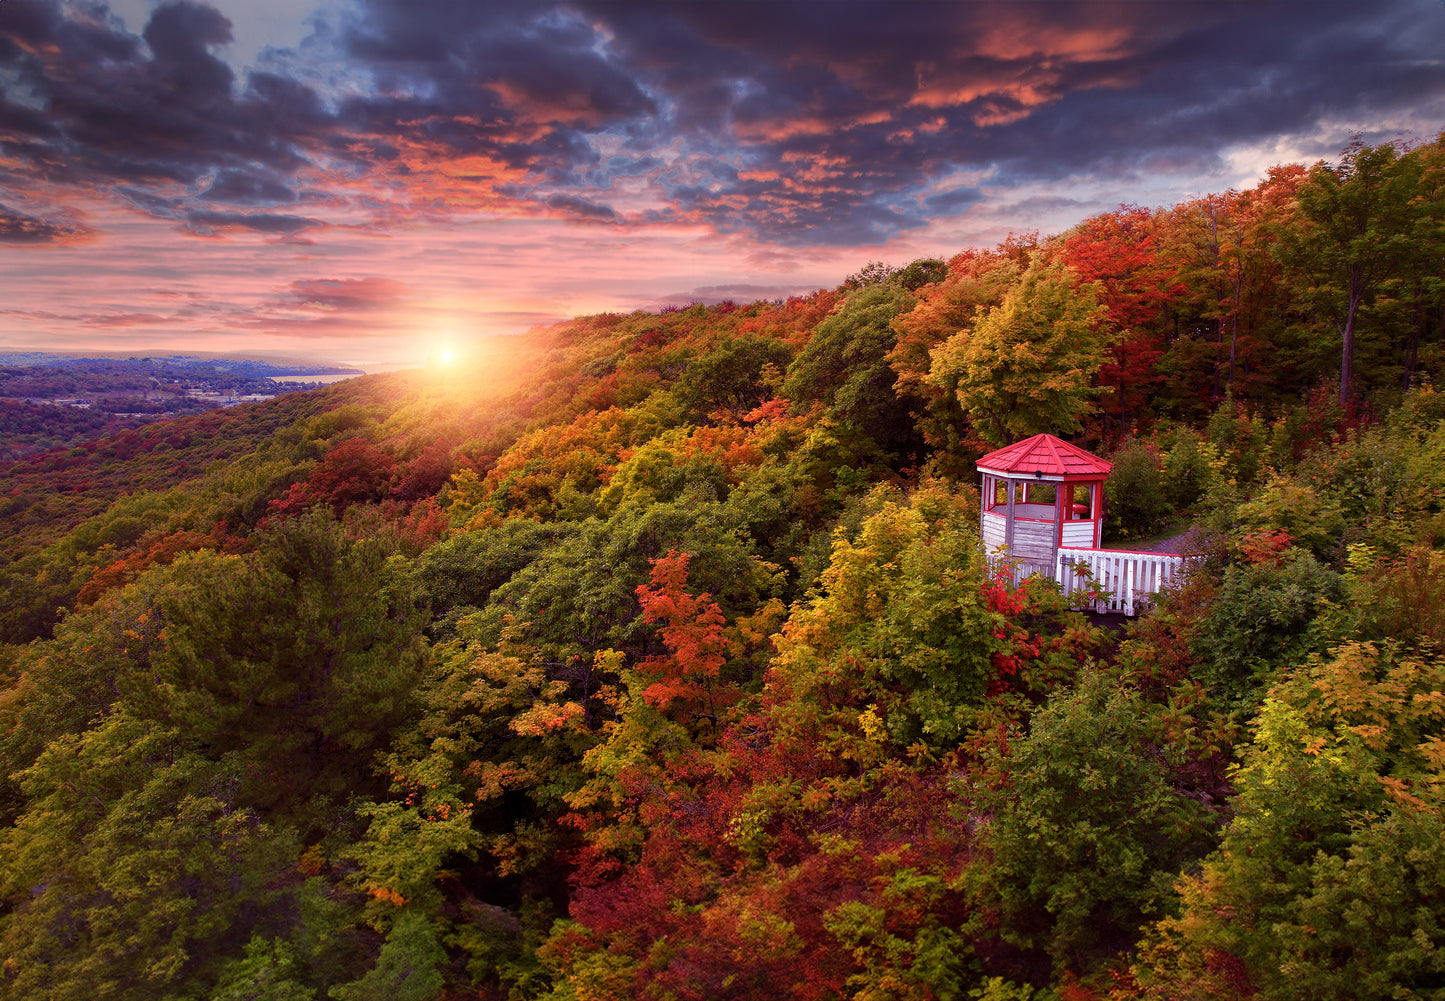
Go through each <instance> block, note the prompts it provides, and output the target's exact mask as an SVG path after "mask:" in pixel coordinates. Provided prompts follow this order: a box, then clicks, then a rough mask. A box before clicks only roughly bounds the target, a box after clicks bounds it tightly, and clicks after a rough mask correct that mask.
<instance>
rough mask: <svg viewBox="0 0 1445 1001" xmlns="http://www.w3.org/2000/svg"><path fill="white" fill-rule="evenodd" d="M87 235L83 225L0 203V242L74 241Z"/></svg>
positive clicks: (51, 242) (52, 242)
mask: <svg viewBox="0 0 1445 1001" xmlns="http://www.w3.org/2000/svg"><path fill="white" fill-rule="evenodd" d="M89 235H90V231H89V230H87V229H86V228H85V227H84V226H77V225H76V224H74V223H70V222H65V221H60V220H54V219H44V218H41V217H40V216H34V215H27V214H26V213H24V212H17V211H15V210H14V209H12V208H9V207H7V206H5V205H0V243H25V244H62V243H75V242H76V241H77V240H83V239H85V238H86V237H88V236H89Z"/></svg>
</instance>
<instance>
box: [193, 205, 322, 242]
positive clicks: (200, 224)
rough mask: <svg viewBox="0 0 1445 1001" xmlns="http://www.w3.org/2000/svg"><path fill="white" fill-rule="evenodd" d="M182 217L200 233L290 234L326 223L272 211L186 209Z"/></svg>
mask: <svg viewBox="0 0 1445 1001" xmlns="http://www.w3.org/2000/svg"><path fill="white" fill-rule="evenodd" d="M181 218H182V219H183V220H184V221H185V223H186V226H187V227H188V228H189V229H190V230H191V231H192V232H194V233H199V234H201V235H203V236H209V235H211V234H213V233H216V232H218V231H221V230H227V229H250V230H254V231H256V232H257V233H282V234H285V235H287V236H290V235H291V234H293V233H297V232H299V231H301V230H303V229H311V228H313V227H316V226H324V225H325V223H324V222H322V221H321V220H320V219H310V218H307V217H306V216H296V215H277V214H275V213H271V212H212V211H209V210H206V209H195V210H191V211H188V212H185V213H184V214H183V215H182V216H181Z"/></svg>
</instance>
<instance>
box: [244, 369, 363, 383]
mask: <svg viewBox="0 0 1445 1001" xmlns="http://www.w3.org/2000/svg"><path fill="white" fill-rule="evenodd" d="M362 374H364V373H362V372H332V373H331V374H329V375H270V376H267V378H268V379H271V380H272V381H273V382H288V383H296V382H319V383H321V384H322V385H323V386H329V385H331V384H332V383H333V382H344V381H346V380H347V379H355V378H356V377H357V376H359V375H362Z"/></svg>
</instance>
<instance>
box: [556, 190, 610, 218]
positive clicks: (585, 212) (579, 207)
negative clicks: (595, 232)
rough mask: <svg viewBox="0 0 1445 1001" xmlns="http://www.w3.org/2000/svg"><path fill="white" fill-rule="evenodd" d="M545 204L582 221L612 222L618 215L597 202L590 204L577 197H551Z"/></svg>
mask: <svg viewBox="0 0 1445 1001" xmlns="http://www.w3.org/2000/svg"><path fill="white" fill-rule="evenodd" d="M545 204H546V206H547V207H548V208H549V209H557V210H558V211H560V212H565V213H566V214H568V215H572V216H577V217H578V218H581V219H605V220H612V219H616V218H617V213H616V212H614V211H612V209H610V208H609V207H608V206H606V205H598V204H597V203H596V202H589V201H588V200H587V199H585V198H578V197H577V196H575V195H560V194H558V195H550V196H548V198H547V201H546V203H545Z"/></svg>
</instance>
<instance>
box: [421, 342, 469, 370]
mask: <svg viewBox="0 0 1445 1001" xmlns="http://www.w3.org/2000/svg"><path fill="white" fill-rule="evenodd" d="M460 359H461V352H460V351H458V350H457V347H456V345H455V344H452V343H449V342H443V343H441V344H434V345H432V349H431V350H430V351H428V352H427V356H426V363H427V367H428V368H452V367H454V366H455V365H456V363H457V362H458V361H459V360H460Z"/></svg>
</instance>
